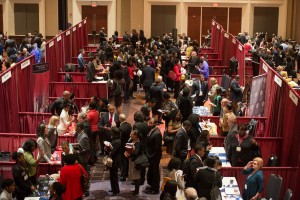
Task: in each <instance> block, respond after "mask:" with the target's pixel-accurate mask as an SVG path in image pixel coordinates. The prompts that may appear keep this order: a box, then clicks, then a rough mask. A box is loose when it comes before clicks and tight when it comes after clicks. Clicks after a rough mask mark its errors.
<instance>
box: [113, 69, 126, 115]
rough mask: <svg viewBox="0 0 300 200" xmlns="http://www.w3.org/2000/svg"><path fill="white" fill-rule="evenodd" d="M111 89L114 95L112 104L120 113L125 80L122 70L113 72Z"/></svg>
mask: <svg viewBox="0 0 300 200" xmlns="http://www.w3.org/2000/svg"><path fill="white" fill-rule="evenodd" d="M111 91H112V95H113V97H114V104H115V106H116V108H117V112H118V113H119V114H121V113H122V103H123V100H124V91H125V80H124V74H123V70H117V71H115V72H114V81H113V85H112V88H111Z"/></svg>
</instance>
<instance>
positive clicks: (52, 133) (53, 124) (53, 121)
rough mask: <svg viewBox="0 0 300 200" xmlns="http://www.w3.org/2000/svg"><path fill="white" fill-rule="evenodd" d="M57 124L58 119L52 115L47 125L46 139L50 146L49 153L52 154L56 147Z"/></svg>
mask: <svg viewBox="0 0 300 200" xmlns="http://www.w3.org/2000/svg"><path fill="white" fill-rule="evenodd" d="M58 123H59V117H58V116H55V115H53V116H52V117H51V118H50V120H49V124H48V139H49V142H50V144H51V153H53V152H54V151H55V150H56V146H57V139H58V133H57V129H56V128H57V125H58Z"/></svg>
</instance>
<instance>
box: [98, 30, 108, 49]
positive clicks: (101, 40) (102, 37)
mask: <svg viewBox="0 0 300 200" xmlns="http://www.w3.org/2000/svg"><path fill="white" fill-rule="evenodd" d="M104 30H105V28H104V27H102V28H101V30H100V32H99V43H100V46H103V45H104V43H105V42H106V34H105V33H104Z"/></svg>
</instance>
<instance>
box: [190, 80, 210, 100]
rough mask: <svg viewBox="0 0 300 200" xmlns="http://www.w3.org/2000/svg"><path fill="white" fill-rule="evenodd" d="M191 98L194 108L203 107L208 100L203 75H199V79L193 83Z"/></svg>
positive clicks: (206, 86)
mask: <svg viewBox="0 0 300 200" xmlns="http://www.w3.org/2000/svg"><path fill="white" fill-rule="evenodd" d="M192 97H194V100H195V106H204V103H205V102H206V101H207V98H208V85H207V82H206V81H204V75H203V74H200V75H199V79H198V80H196V81H194V82H193V85H192Z"/></svg>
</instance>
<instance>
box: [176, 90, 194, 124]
mask: <svg viewBox="0 0 300 200" xmlns="http://www.w3.org/2000/svg"><path fill="white" fill-rule="evenodd" d="M189 94H190V90H189V89H188V88H184V89H183V91H182V95H179V97H178V98H177V105H178V109H179V110H180V113H181V115H182V121H185V120H187V119H188V117H189V116H190V114H192V113H193V100H192V98H191V97H190V95H189Z"/></svg>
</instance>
